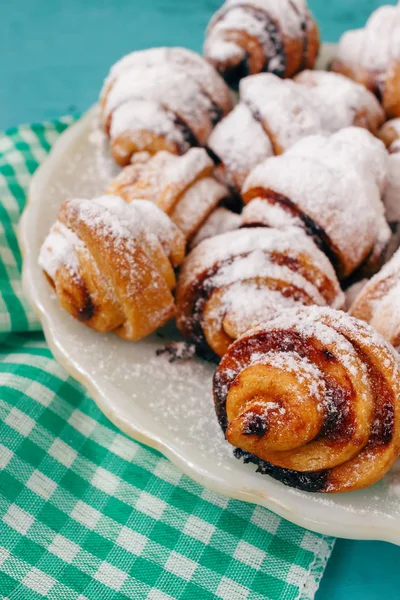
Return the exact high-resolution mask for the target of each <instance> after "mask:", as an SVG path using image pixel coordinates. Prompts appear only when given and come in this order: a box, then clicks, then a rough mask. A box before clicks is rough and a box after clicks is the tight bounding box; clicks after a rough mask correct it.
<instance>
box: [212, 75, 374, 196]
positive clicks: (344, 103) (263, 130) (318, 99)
mask: <svg viewBox="0 0 400 600" xmlns="http://www.w3.org/2000/svg"><path fill="white" fill-rule="evenodd" d="M384 119H385V114H384V111H383V109H382V107H381V106H380V104H379V102H378V100H377V99H376V98H375V96H374V95H373V94H372V93H371V92H369V91H368V90H367V89H366V88H365V87H364V86H362V85H360V84H358V83H355V82H354V81H351V80H350V79H348V78H347V77H344V76H342V75H338V74H337V73H326V72H324V71H303V72H302V73H300V74H299V75H297V76H296V77H295V78H294V80H291V79H285V80H282V79H279V77H276V76H275V75H272V74H267V73H262V74H260V75H254V76H252V77H246V78H245V79H243V80H242V81H241V82H240V102H239V104H238V105H237V106H236V107H235V108H234V109H233V111H232V112H231V113H230V114H229V115H228V116H227V117H225V118H224V119H223V120H222V121H221V122H220V123H218V124H217V126H216V127H215V129H214V130H213V132H212V133H211V135H210V137H209V139H208V143H207V144H208V147H209V148H210V149H211V151H212V153H213V155H214V157H215V159H216V162H217V175H218V176H219V178H221V179H222V180H223V181H225V182H226V183H227V184H228V185H229V187H231V188H233V189H235V190H237V191H240V189H241V187H242V186H243V183H244V181H245V179H246V177H247V176H248V174H249V173H250V171H251V170H252V169H253V168H254V167H256V166H257V165H258V164H259V163H260V162H262V161H263V160H265V159H266V158H269V157H271V156H273V155H274V154H282V153H283V152H285V151H287V150H289V148H291V147H292V146H293V145H294V144H295V143H296V142H298V141H299V140H301V139H303V138H304V137H307V136H309V135H314V134H319V133H335V132H336V131H339V130H340V129H343V128H346V127H350V126H358V127H363V128H365V129H368V130H370V131H371V132H372V133H374V134H375V133H376V132H377V130H378V128H379V127H380V126H381V125H382V123H383V122H384Z"/></svg>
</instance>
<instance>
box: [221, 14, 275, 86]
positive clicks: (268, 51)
mask: <svg viewBox="0 0 400 600" xmlns="http://www.w3.org/2000/svg"><path fill="white" fill-rule="evenodd" d="M238 8H241V9H242V10H243V11H244V12H245V13H247V14H251V15H252V16H253V17H254V19H256V20H257V21H260V22H261V23H263V24H264V30H265V33H266V38H267V42H266V43H265V44H263V50H264V55H265V62H264V65H263V67H262V69H261V71H262V72H266V73H273V74H274V75H277V76H278V77H284V75H285V70H286V54H285V45H284V42H283V35H282V32H281V31H280V28H279V26H278V24H277V23H275V21H273V20H272V19H271V18H270V16H269V15H268V13H267V12H264V11H263V10H262V9H259V8H256V7H255V6H249V5H247V4H234V5H233V6H232V7H229V8H228V9H226V10H225V11H224V12H223V14H221V16H220V17H219V19H217V21H216V22H218V21H220V20H221V19H223V18H224V16H225V15H226V14H227V13H228V12H229V11H230V10H237V9H238ZM244 50H245V48H244ZM221 75H222V76H223V78H224V79H225V81H226V83H227V84H228V85H229V86H230V87H232V88H233V89H235V90H237V89H238V87H239V83H240V80H241V79H243V78H244V77H247V76H248V75H251V69H250V57H249V53H248V52H246V54H245V56H244V58H243V59H242V60H241V61H240V62H239V63H238V64H236V65H232V66H230V67H227V68H224V69H223V70H222V72H221Z"/></svg>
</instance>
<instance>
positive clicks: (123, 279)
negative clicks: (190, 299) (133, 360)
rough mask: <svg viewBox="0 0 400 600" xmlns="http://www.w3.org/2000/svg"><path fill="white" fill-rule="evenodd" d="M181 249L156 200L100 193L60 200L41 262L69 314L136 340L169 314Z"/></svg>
mask: <svg viewBox="0 0 400 600" xmlns="http://www.w3.org/2000/svg"><path fill="white" fill-rule="evenodd" d="M184 252H185V239H184V236H183V235H182V233H181V232H180V231H179V229H178V228H177V227H176V226H175V225H174V224H173V223H172V221H171V220H170V219H169V218H168V217H167V215H165V214H164V213H163V212H162V211H161V210H160V209H159V208H157V207H156V206H155V205H154V204H152V203H151V202H145V201H142V202H136V203H134V204H126V203H125V202H124V200H122V198H119V197H117V196H103V197H100V198H95V199H94V200H67V201H66V202H64V204H63V205H62V206H61V208H60V213H59V216H58V220H57V221H56V223H55V224H54V225H53V227H52V228H51V231H50V233H49V235H48V236H47V238H46V239H45V241H44V243H43V246H42V248H41V251H40V257H39V264H40V266H41V267H42V269H43V271H44V272H45V274H46V276H47V278H48V280H49V282H50V283H51V285H52V287H53V288H54V290H55V292H56V294H57V296H58V298H59V301H60V304H61V306H62V307H63V308H64V309H65V310H66V311H67V312H69V313H70V314H71V315H72V316H73V317H75V318H76V319H78V320H79V321H81V323H84V324H85V325H87V326H88V327H91V328H92V329H95V330H96V331H99V332H102V333H105V332H108V331H113V332H114V333H116V334H117V335H119V336H120V337H122V338H124V339H127V340H139V339H141V338H143V337H145V336H147V335H149V334H150V333H152V332H154V331H155V330H156V329H158V328H159V327H160V326H161V325H163V324H164V323H166V322H167V321H168V320H169V319H171V318H172V317H173V316H174V314H175V303H174V298H173V296H172V289H173V288H174V287H175V274H174V267H177V266H178V265H179V264H180V263H181V262H182V260H183V258H184Z"/></svg>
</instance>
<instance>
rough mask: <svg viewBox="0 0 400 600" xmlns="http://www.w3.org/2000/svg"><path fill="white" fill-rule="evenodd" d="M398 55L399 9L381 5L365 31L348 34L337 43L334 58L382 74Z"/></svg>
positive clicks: (399, 39)
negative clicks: (336, 51) (335, 56)
mask: <svg viewBox="0 0 400 600" xmlns="http://www.w3.org/2000/svg"><path fill="white" fill-rule="evenodd" d="M399 56H400V7H399V6H382V7H380V8H378V10H376V11H375V12H374V13H373V14H372V15H371V17H370V18H369V20H368V22H367V24H366V27H365V28H364V29H359V30H354V31H348V32H347V33H346V34H345V35H344V36H343V37H342V39H341V40H340V42H339V48H338V53H337V58H338V59H339V60H341V61H343V62H345V63H350V64H351V65H353V66H355V67H357V65H358V66H361V67H364V68H366V69H370V70H371V71H373V70H377V71H384V70H386V68H387V67H388V64H389V61H390V59H391V58H394V59H397V60H398V58H399Z"/></svg>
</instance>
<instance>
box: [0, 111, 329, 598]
mask: <svg viewBox="0 0 400 600" xmlns="http://www.w3.org/2000/svg"><path fill="white" fill-rule="evenodd" d="M70 122H71V119H62V120H59V121H56V122H52V123H46V124H43V125H40V126H32V127H26V126H25V127H20V128H17V129H13V130H10V131H8V132H7V133H6V134H4V135H3V136H2V137H0V223H1V229H0V252H1V260H0V331H1V332H2V333H1V334H0V597H1V598H4V599H6V600H36V599H41V598H50V599H51V600H85V599H86V600H99V599H100V598H101V600H127V599H133V600H141V599H145V598H147V599H149V600H166V599H170V598H172V599H192V600H203V599H204V600H206V599H211V598H221V599H222V600H244V599H247V598H251V599H254V600H256V599H259V600H261V599H268V600H289V599H290V600H295V599H297V600H300V599H311V598H313V597H314V594H315V592H316V590H317V588H318V583H319V581H320V578H321V576H322V574H323V571H324V568H325V565H326V561H327V559H328V557H329V555H330V552H331V550H332V546H333V540H332V539H331V538H327V537H324V536H318V535H316V534H313V533H311V532H308V531H306V530H304V529H301V528H299V527H296V526H295V525H292V524H290V523H288V522H287V521H285V520H283V519H280V518H279V517H277V516H276V515H274V514H273V513H271V512H269V511H268V510H266V509H264V508H261V507H256V506H254V505H250V504H246V503H243V502H238V501H234V500H229V499H228V498H225V497H223V496H219V495H217V494H215V493H213V492H211V491H209V490H207V489H204V488H203V487H201V486H200V485H198V484H196V483H194V482H193V481H191V480H190V479H189V478H187V477H186V476H184V475H183V474H181V473H180V472H179V471H178V469H176V468H175V467H174V466H173V465H172V464H171V463H170V462H168V461H167V460H165V459H164V458H163V457H162V456H161V455H160V454H159V453H157V452H156V451H154V450H151V449H149V448H147V447H145V446H143V445H141V444H139V443H136V442H134V441H132V440H130V439H128V438H127V437H126V436H124V435H123V434H121V433H119V432H118V430H117V429H116V428H115V427H114V426H113V425H112V424H111V423H110V422H109V421H108V420H107V419H106V417H105V416H103V415H102V414H101V413H100V411H99V410H98V408H97V407H96V405H95V404H94V402H93V401H92V400H91V399H90V398H89V397H88V396H87V394H86V393H85V391H84V389H83V388H82V387H81V386H80V385H79V384H78V383H76V382H75V381H74V380H73V379H72V378H70V377H69V376H68V375H67V373H66V372H65V371H64V370H63V369H62V368H61V367H60V366H59V365H58V364H57V363H56V362H55V360H54V359H53V358H52V355H51V353H50V351H49V349H48V348H47V346H46V344H45V341H44V340H43V336H42V334H41V332H40V331H39V324H38V322H37V321H36V319H35V317H34V316H33V313H32V312H31V310H30V309H29V307H28V306H27V304H26V302H25V300H24V298H23V295H22V292H21V286H20V271H21V256H20V254H19V251H18V246H17V242H16V237H15V229H16V225H17V222H18V218H19V216H20V213H21V210H22V209H23V206H24V203H25V191H26V187H27V185H28V183H29V179H30V176H31V174H32V173H33V171H34V170H35V168H36V166H37V164H38V163H39V162H40V161H41V160H42V159H43V158H44V157H45V155H46V153H47V152H48V150H49V149H50V146H51V144H52V143H53V142H54V141H55V139H56V137H57V136H58V135H59V134H60V133H61V132H62V131H63V130H64V129H65V128H66V127H67V125H68V124H69V123H70ZM34 330H38V331H36V332H35V331H34Z"/></svg>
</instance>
